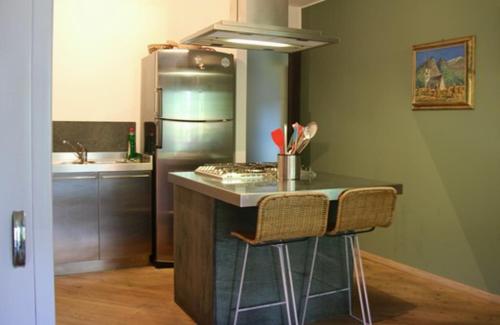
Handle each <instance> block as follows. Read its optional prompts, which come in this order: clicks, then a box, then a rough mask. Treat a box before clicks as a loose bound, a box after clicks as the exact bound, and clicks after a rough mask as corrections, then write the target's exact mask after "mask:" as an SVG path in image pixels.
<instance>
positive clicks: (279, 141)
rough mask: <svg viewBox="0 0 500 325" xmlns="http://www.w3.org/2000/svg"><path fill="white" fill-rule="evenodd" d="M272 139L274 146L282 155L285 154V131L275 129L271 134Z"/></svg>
mask: <svg viewBox="0 0 500 325" xmlns="http://www.w3.org/2000/svg"><path fill="white" fill-rule="evenodd" d="M271 137H272V138H273V141H274V144H276V146H277V147H278V148H279V149H280V154H282V155H283V154H285V142H284V141H285V140H284V139H285V137H284V134H283V130H282V129H280V128H277V129H275V130H274V131H273V132H271Z"/></svg>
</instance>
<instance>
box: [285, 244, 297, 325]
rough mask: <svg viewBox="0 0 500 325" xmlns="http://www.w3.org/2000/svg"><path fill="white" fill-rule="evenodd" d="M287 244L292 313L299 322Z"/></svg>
mask: <svg viewBox="0 0 500 325" xmlns="http://www.w3.org/2000/svg"><path fill="white" fill-rule="evenodd" d="M284 245H285V257H286V266H287V268H288V280H289V283H290V296H291V298H292V313H293V318H294V321H295V324H297V325H298V324H299V318H298V316H297V305H296V304H295V291H294V290H293V277H292V267H291V266H290V254H288V245H287V244H284Z"/></svg>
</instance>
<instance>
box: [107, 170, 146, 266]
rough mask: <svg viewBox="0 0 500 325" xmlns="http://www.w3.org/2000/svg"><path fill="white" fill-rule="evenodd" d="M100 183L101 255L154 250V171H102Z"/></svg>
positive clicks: (111, 255) (128, 255)
mask: <svg viewBox="0 0 500 325" xmlns="http://www.w3.org/2000/svg"><path fill="white" fill-rule="evenodd" d="M99 184H100V185H99V192H100V203H99V204H100V220H99V222H100V227H99V228H100V229H99V230H100V243H101V245H100V255H101V259H104V260H105V259H112V258H126V257H138V256H144V255H149V254H151V241H152V233H151V228H152V227H151V226H152V225H151V224H152V220H151V174H150V173H149V172H122V173H103V174H101V176H100V182H99Z"/></svg>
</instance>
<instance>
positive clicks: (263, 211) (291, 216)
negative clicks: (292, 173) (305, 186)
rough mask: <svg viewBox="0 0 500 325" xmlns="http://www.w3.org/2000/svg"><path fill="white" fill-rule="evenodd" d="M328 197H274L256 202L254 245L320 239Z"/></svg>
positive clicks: (322, 195) (316, 195)
mask: <svg viewBox="0 0 500 325" xmlns="http://www.w3.org/2000/svg"><path fill="white" fill-rule="evenodd" d="M328 207H329V201H328V197H327V196H326V195H324V194H322V193H313V192H302V193H287V194H276V195H269V196H266V197H264V198H263V199H262V200H261V201H260V202H259V211H258V215H257V227H256V232H255V241H256V242H269V241H276V240H290V239H298V238H303V237H315V236H323V235H324V234H325V232H326V225H327V221H328Z"/></svg>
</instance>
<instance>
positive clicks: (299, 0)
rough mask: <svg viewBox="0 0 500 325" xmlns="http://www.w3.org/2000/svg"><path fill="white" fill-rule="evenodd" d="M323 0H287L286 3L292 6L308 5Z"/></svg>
mask: <svg viewBox="0 0 500 325" xmlns="http://www.w3.org/2000/svg"><path fill="white" fill-rule="evenodd" d="M323 1H325V0H288V4H289V5H290V6H293V7H301V8H305V7H309V6H312V5H314V4H317V3H320V2H323Z"/></svg>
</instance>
